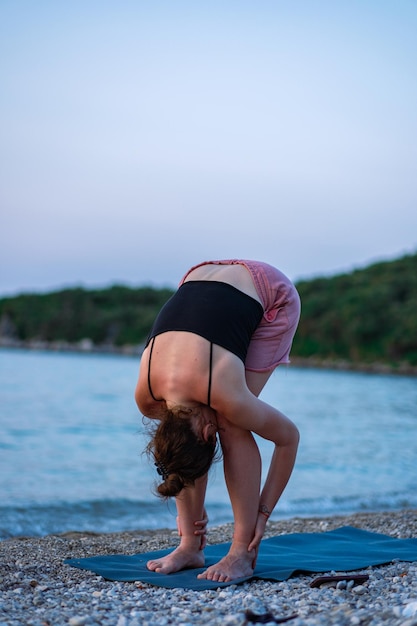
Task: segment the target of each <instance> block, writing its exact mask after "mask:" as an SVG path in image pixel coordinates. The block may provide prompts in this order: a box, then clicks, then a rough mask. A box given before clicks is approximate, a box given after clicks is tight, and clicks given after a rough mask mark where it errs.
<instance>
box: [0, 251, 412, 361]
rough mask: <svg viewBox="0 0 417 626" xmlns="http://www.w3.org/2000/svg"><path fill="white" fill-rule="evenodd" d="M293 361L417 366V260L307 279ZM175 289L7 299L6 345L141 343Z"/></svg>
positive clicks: (77, 291) (2, 330)
mask: <svg viewBox="0 0 417 626" xmlns="http://www.w3.org/2000/svg"><path fill="white" fill-rule="evenodd" d="M297 289H298V291H299V293H300V296H301V301H302V315H301V321H300V325H299V328H298V331H297V334H296V337H295V340H294V345H293V351H292V355H293V357H300V358H315V359H333V360H337V359H342V360H345V361H350V362H353V363H355V362H362V363H371V362H375V361H378V362H383V363H389V364H396V363H401V362H402V363H407V364H409V365H414V366H415V365H417V254H414V255H407V256H404V257H402V258H400V259H397V260H394V261H388V262H381V263H376V264H374V265H371V266H369V267H367V268H364V269H360V270H356V271H354V272H351V273H348V274H342V275H337V276H332V277H330V278H317V279H314V280H308V281H300V282H298V283H297ZM171 294H172V291H171V290H169V289H154V288H152V287H141V288H135V289H133V288H129V287H125V286H118V285H116V286H113V287H110V288H108V289H102V290H87V289H82V288H74V289H65V290H62V291H57V292H53V293H48V294H22V295H19V296H14V297H8V298H3V299H1V300H0V337H1V345H3V346H4V345H26V344H27V343H28V342H33V341H37V342H48V343H57V342H66V343H69V344H77V343H78V342H80V341H82V340H85V339H86V338H88V339H89V340H91V342H93V344H94V345H95V346H97V347H100V346H101V347H103V346H107V347H110V346H116V347H121V346H126V345H130V346H132V345H135V346H137V345H140V344H142V343H143V341H144V340H145V338H146V336H147V333H148V331H149V329H150V326H151V324H152V321H153V319H154V318H155V315H156V313H157V312H158V310H159V309H160V307H161V306H162V304H163V303H164V302H166V300H167V299H168V298H169V297H170V296H171Z"/></svg>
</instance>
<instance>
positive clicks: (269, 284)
mask: <svg viewBox="0 0 417 626" xmlns="http://www.w3.org/2000/svg"><path fill="white" fill-rule="evenodd" d="M202 265H244V266H245V267H246V269H247V270H248V271H249V273H250V274H251V276H252V280H253V283H254V285H255V288H256V291H257V293H258V295H259V298H260V300H261V302H262V304H263V307H264V315H263V317H262V320H261V322H260V324H259V326H258V327H257V329H256V330H255V332H254V334H253V335H252V339H251V341H250V344H249V349H248V354H247V356H246V361H245V368H246V369H247V370H250V371H252V372H269V371H271V370H273V369H274V368H275V367H277V365H280V364H281V363H289V362H290V351H291V346H292V342H293V339H294V335H295V331H296V330H297V326H298V321H299V319H300V311H301V305H300V297H299V295H298V292H297V290H296V288H295V287H294V285H293V283H292V282H291V281H290V279H289V278H287V276H285V274H283V273H282V272H280V271H279V270H277V269H276V268H275V267H272V265H268V263H262V262H260V261H246V260H240V259H230V260H223V261H204V262H203V263H199V264H198V265H194V267H192V268H191V269H189V270H188V272H187V273H186V274H185V276H184V277H183V278H182V280H181V282H180V285H181V284H182V283H183V281H184V280H185V278H186V277H187V276H188V274H189V273H190V272H192V271H193V270H194V269H196V268H197V267H201V266H202Z"/></svg>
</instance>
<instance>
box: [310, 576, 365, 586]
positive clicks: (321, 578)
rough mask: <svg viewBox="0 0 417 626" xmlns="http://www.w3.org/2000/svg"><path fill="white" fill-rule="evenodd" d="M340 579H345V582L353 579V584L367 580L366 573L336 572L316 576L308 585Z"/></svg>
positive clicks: (324, 583)
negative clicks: (329, 574)
mask: <svg viewBox="0 0 417 626" xmlns="http://www.w3.org/2000/svg"><path fill="white" fill-rule="evenodd" d="M341 580H345V581H346V582H347V583H348V582H349V581H351V580H353V582H354V584H355V585H360V584H361V583H364V582H366V581H367V580H369V576H368V574H352V575H349V574H337V575H335V576H318V578H315V579H314V580H312V581H311V583H310V587H320V586H321V585H326V584H328V583H338V582H339V581H341Z"/></svg>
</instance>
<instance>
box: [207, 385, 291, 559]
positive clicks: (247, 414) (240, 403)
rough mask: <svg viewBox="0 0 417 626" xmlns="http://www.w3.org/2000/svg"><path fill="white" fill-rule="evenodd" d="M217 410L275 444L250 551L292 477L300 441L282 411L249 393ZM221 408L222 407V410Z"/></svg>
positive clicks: (225, 401)
mask: <svg viewBox="0 0 417 626" xmlns="http://www.w3.org/2000/svg"><path fill="white" fill-rule="evenodd" d="M217 401H218V402H219V405H218V406H219V408H218V409H217V405H216V409H217V410H218V411H219V412H220V411H221V414H222V415H223V416H224V417H225V418H226V419H227V420H229V421H230V422H231V423H232V424H234V425H236V426H238V427H240V428H242V429H244V430H247V431H252V432H254V433H256V434H258V435H259V436H261V437H263V438H264V439H268V440H269V441H272V442H273V443H274V444H275V449H274V452H273V455H272V459H271V464H270V467H269V471H268V475H267V478H266V481H265V485H264V487H263V489H262V492H261V495H260V499H259V502H258V508H259V509H260V510H261V511H262V512H260V513H258V519H257V522H256V528H255V532H254V536H253V538H252V540H251V542H250V544H249V549H252V548H256V547H257V546H258V545H259V542H260V540H261V538H262V536H263V533H264V531H265V525H266V522H267V519H268V517H269V514H270V513H271V512H272V511H273V509H274V507H275V505H276V504H277V502H278V500H279V498H280V497H281V494H282V492H283V491H284V489H285V487H286V485H287V483H288V480H289V478H290V476H291V473H292V470H293V467H294V464H295V458H296V455H297V448H298V442H299V432H298V429H297V427H296V426H295V424H294V423H293V422H292V421H291V420H290V419H289V418H288V417H286V416H285V415H284V414H283V413H281V411H278V410H277V409H275V408H274V407H272V406H270V405H269V404H266V403H265V402H263V401H262V400H259V399H258V398H257V397H256V396H254V395H253V394H251V393H250V391H249V390H247V391H242V390H241V391H240V392H239V393H238V394H236V395H234V394H233V393H232V394H230V395H229V397H228V398H227V399H225V396H223V397H221V398H218V399H217ZM220 406H221V408H220Z"/></svg>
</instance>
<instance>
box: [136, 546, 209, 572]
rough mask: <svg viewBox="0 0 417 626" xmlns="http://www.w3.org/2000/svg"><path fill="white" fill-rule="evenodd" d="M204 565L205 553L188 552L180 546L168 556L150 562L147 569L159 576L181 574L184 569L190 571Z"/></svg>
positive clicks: (199, 551)
mask: <svg viewBox="0 0 417 626" xmlns="http://www.w3.org/2000/svg"><path fill="white" fill-rule="evenodd" d="M203 565H204V553H203V551H202V550H198V551H197V552H196V551H195V550H187V549H186V548H182V547H181V546H178V548H176V549H175V550H174V551H173V552H170V554H167V555H166V556H163V557H161V558H160V559H156V560H155V561H148V562H147V563H146V567H147V568H148V569H149V570H151V571H152V572H157V573H158V574H172V573H173V572H179V571H180V570H182V569H190V568H193V567H203Z"/></svg>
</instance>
